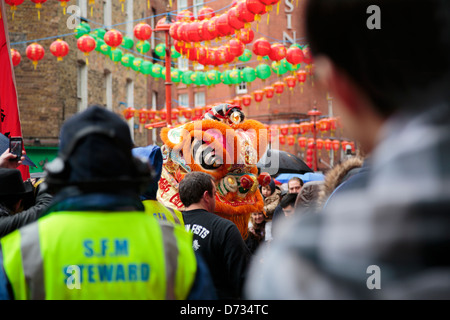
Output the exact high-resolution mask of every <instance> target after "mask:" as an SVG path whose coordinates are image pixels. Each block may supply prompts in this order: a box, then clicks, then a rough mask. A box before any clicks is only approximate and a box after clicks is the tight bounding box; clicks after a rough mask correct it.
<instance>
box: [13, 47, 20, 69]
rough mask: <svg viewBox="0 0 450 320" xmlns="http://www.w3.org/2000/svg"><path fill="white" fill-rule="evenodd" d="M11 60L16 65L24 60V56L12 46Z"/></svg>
mask: <svg viewBox="0 0 450 320" xmlns="http://www.w3.org/2000/svg"><path fill="white" fill-rule="evenodd" d="M11 60H12V64H13V66H14V67H15V66H17V65H19V63H20V60H22V56H21V55H20V53H19V51H17V50H16V49H12V48H11Z"/></svg>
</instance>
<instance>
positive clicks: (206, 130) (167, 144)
mask: <svg viewBox="0 0 450 320" xmlns="http://www.w3.org/2000/svg"><path fill="white" fill-rule="evenodd" d="M161 139H162V140H163V142H164V145H163V146H162V148H161V150H162V153H163V169H162V175H161V179H160V181H159V189H158V194H157V198H158V201H161V202H162V203H164V204H165V205H166V206H168V207H171V208H174V209H178V210H184V206H183V204H182V203H181V200H180V197H179V194H178V183H179V182H180V181H181V180H182V179H183V177H184V175H185V174H186V173H188V172H191V171H203V172H206V173H208V174H210V175H211V176H212V177H213V179H214V181H215V184H216V189H217V193H216V212H215V214H217V215H219V216H221V217H223V218H225V219H228V220H231V221H232V222H234V223H235V224H236V226H237V227H238V229H239V231H240V233H241V235H242V237H243V238H244V239H245V238H246V237H247V232H248V221H249V218H250V215H251V213H252V212H262V211H263V207H264V202H263V198H262V195H261V193H260V190H259V186H260V185H268V184H269V183H270V175H269V174H267V173H261V174H260V175H259V176H258V168H257V167H256V163H257V162H258V161H259V159H260V158H261V156H262V155H263V154H264V153H265V151H266V148H267V140H268V139H267V129H266V128H265V126H264V125H263V124H262V123H260V122H259V121H255V120H245V115H244V113H243V112H242V110H241V108H240V107H238V106H233V105H230V104H220V105H217V106H214V107H213V108H212V109H211V110H210V111H209V112H208V113H207V114H205V115H204V116H203V118H202V119H201V120H196V121H191V122H189V123H186V124H183V125H180V126H177V127H175V128H163V129H162V131H161Z"/></svg>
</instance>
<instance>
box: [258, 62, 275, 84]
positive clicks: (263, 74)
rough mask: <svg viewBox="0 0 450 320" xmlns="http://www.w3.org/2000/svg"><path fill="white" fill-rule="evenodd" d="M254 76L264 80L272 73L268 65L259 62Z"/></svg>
mask: <svg viewBox="0 0 450 320" xmlns="http://www.w3.org/2000/svg"><path fill="white" fill-rule="evenodd" d="M255 71H256V76H257V77H258V78H260V79H261V80H266V79H267V78H269V77H270V76H271V75H272V71H271V69H270V66H269V65H267V64H265V63H260V64H259V65H258V66H257V67H256V68H255Z"/></svg>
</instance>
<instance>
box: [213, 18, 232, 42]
mask: <svg viewBox="0 0 450 320" xmlns="http://www.w3.org/2000/svg"><path fill="white" fill-rule="evenodd" d="M216 28H217V32H218V35H219V36H220V37H226V36H229V35H231V34H232V33H233V29H232V28H231V26H230V25H229V24H228V14H221V15H220V16H219V17H218V18H217V20H216Z"/></svg>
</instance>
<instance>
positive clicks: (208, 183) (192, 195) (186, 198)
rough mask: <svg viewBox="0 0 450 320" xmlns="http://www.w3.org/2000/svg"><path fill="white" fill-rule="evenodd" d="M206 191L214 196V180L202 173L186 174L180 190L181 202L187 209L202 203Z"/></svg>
mask: <svg viewBox="0 0 450 320" xmlns="http://www.w3.org/2000/svg"><path fill="white" fill-rule="evenodd" d="M205 191H208V193H209V194H210V195H213V178H212V177H211V176H210V175H209V174H207V173H204V172H201V171H194V172H190V173H188V174H186V175H185V176H184V178H183V180H181V182H180V185H179V188H178V192H179V193H180V200H181V202H183V204H184V206H185V207H189V206H190V205H191V204H194V203H198V202H200V200H201V199H202V197H203V194H204V193H205Z"/></svg>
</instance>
